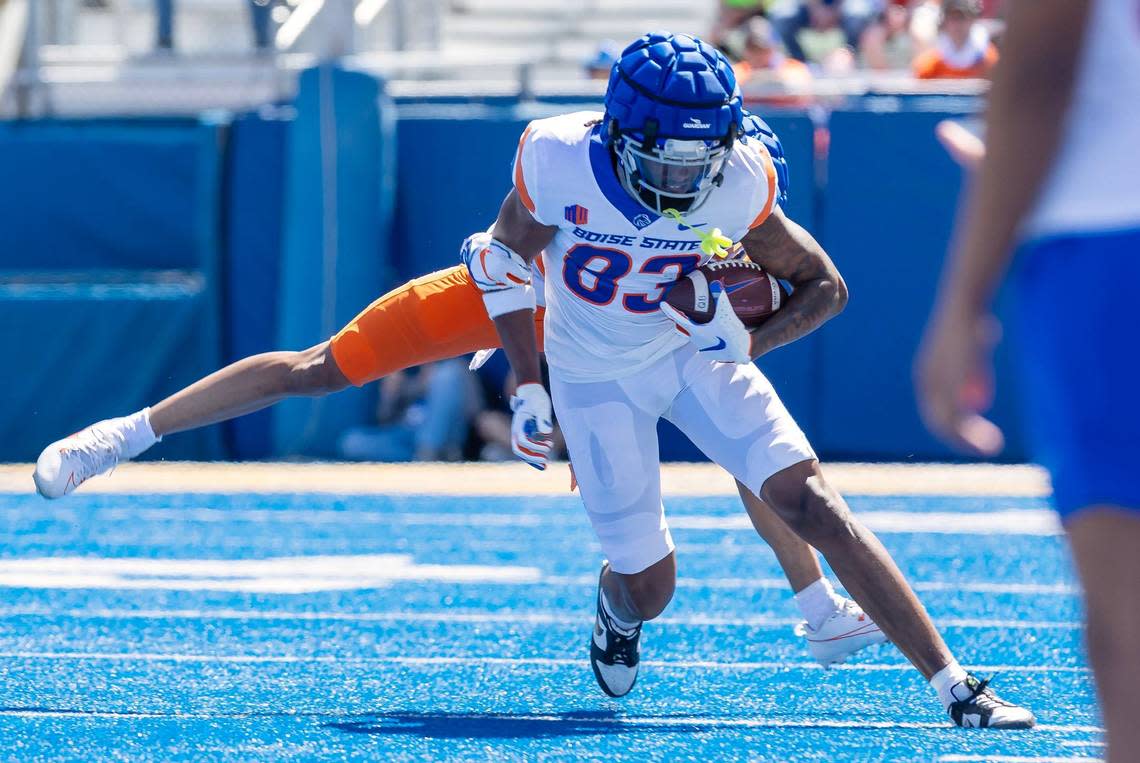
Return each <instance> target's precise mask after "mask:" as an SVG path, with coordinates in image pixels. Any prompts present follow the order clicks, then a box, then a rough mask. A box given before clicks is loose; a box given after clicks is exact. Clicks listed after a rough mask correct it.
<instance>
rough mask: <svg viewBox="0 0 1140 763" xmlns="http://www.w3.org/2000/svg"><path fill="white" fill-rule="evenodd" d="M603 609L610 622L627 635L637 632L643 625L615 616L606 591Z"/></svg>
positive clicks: (603, 595)
mask: <svg viewBox="0 0 1140 763" xmlns="http://www.w3.org/2000/svg"><path fill="white" fill-rule="evenodd" d="M602 609H604V610H605V611H606V616H607V617H609V618H610V622H612V623H613V624H614V625H616V626H617V628H618V630H619V631H623V632H625V633H627V634H628V633H632V632H633V631H635V630H637V626H639V625H641V621H640V620H638V621H637V622H633V623H631V622H628V621H626V620H622V619H621V618H620V617H618V616H617V615H615V614H614V608H613V605H611V604H610V600H609V598H608V597H607V596H606V592H605V591H602Z"/></svg>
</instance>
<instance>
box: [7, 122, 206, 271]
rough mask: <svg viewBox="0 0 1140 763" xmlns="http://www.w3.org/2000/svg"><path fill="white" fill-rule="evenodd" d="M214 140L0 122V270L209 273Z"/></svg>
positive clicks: (171, 128)
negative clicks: (1, 215) (0, 216)
mask: <svg viewBox="0 0 1140 763" xmlns="http://www.w3.org/2000/svg"><path fill="white" fill-rule="evenodd" d="M220 140H221V132H220V131H219V129H218V128H217V127H216V126H213V125H210V124H205V123H201V122H198V121H195V120H152V121H151V120H130V121H112V120H106V121H103V120H97V121H78V122H63V121H34V122H0V167H3V168H4V171H3V177H4V182H3V183H0V209H3V210H4V225H2V226H0V268H10V269H36V270H47V269H51V268H70V269H89V268H90V269H93V268H110V269H120V270H121V269H148V270H153V269H159V270H162V269H184V270H208V271H211V272H212V271H213V269H214V267H215V262H214V261H215V259H216V256H217V230H216V224H217V194H218V188H219V187H218V175H217V164H218V151H219V145H218V144H219V141H220Z"/></svg>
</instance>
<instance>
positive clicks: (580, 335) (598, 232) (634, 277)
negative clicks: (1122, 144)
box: [514, 111, 782, 381]
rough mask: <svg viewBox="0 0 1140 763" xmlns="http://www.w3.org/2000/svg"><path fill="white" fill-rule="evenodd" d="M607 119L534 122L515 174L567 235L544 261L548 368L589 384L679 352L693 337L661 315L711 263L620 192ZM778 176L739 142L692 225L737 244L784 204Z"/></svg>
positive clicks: (536, 210) (694, 242)
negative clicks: (666, 300)
mask: <svg viewBox="0 0 1140 763" xmlns="http://www.w3.org/2000/svg"><path fill="white" fill-rule="evenodd" d="M601 116H602V115H601V114H600V113H598V112H591V111H583V112H576V113H572V114H565V115H562V116H558V117H552V118H550V119H542V120H538V121H535V122H532V123H531V124H530V125H529V126H528V127H527V129H526V131H525V132H524V133H523V137H522V139H521V141H520V143H519V150H518V154H517V156H516V158H515V167H514V182H515V189H516V191H517V192H518V195H519V198H520V199H521V200H522V202H523V204H524V205H525V206H526V207H527V209H528V210H530V212H531V214H532V215H533V216H534V217H535V219H536V220H538V221H539V222H540V223H543V224H544V225H551V226H557V228H558V232H557V233H556V234H555V236H554V241H553V242H552V243H551V244H550V246H548V247H547V248H546V250H545V252H544V254H543V265H544V270H545V271H546V285H545V302H546V308H547V313H546V354H547V358H548V360H549V362H550V363H551V365H553V366H555V367H558V368H559V369H560V370H561V371H562V372H563V375H564V377H565V378H567V379H574V380H580V381H601V380H607V379H616V378H621V377H623V376H626V375H629V374H632V373H635V372H637V371H638V370H640V369H643V368H645V367H646V366H648V365H650V364H651V363H653V362H654V361H655V360H657V359H658V358H660V357H662V356H663V355H664V354H666V353H668V352H670V351H672V350H674V349H676V348H678V347H680V346H682V345H683V344H684V343H685V341H686V339H685V337H684V336H683V335H682V334H680V333H679V332H678V331H677V330H676V328H675V327H674V324H673V323H672V322H671V321H670V320H669V319H668V318H666V317H665V316H664V315H663V314H662V313H661V312H660V311H659V310H658V306H659V305H660V303H661V300H662V299H663V297H664V293H665V289H666V288H667V287H668V285H669V284H670V283H672V282H673V281H675V280H677V279H679V278H681V277H683V276H684V275H685V274H687V273H688V272H689V271H691V270H693V269H695V268H697V267H699V266H701V265H702V264H704V263H705V262H707V261H708V259H709V258H708V256H707V255H705V254H703V253H702V252H701V250H700V244H701V239H700V236H699V235H698V234H697V233H696V232H695V231H693V230H689V229H687V228H682V226H679V225H678V224H677V223H676V222H675V221H674V220H673V219H671V218H669V217H665V216H662V215H658V214H654V213H653V212H651V211H649V210H647V209H646V208H645V206H643V205H642V204H640V203H639V202H638V201H637V200H636V199H634V198H633V197H632V196H631V195H630V194H629V193H628V192H627V190H626V189H625V188H623V187H622V185H621V182H620V181H619V179H618V176H617V173H616V172H615V169H614V164H613V159H612V157H611V153H610V151H609V149H608V148H607V146H606V145H605V143H604V142H603V141H602V139H601V136H600V122H601ZM756 122H757V123H759V124H761V125H762V124H763V123H761V122H759V120H756ZM768 135H769V136H770V135H771V134H770V133H768ZM770 140H771V141H772V142H773V145H776V146H778V143H775V139H774V137H771V138H770ZM781 158H782V157H781ZM780 172H781V170H780V168H779V167H778V166H777V162H776V161H774V160H773V157H772V153H771V152H770V151H769V149H768V147H767V146H766V144H765V142H764V141H762V140H760V139H759V138H758V137H750V136H748V135H745V136H742V137H741V138H740V139H739V140H737V141H736V142H735V143H734V144H733V147H732V151H731V153H730V155H729V156H728V157H727V159H726V162H725V165H724V169H723V171H722V175H723V177H722V180H721V182H720V185H719V186H718V187H717V188H715V189H713V191H712V192H711V194H710V195H709V196H708V200H707V201H706V202H705V203H704V204H702V206H701V207H700V208H699V210H697V211H696V212H695V213H694V215H693V219H692V220H691V221H688V225H689V226H691V227H698V226H707V227H708V228H713V227H716V228H720V229H721V230H722V231H723V232H724V233H725V235H727V236H728V237H729V238H731V239H733V240H734V241H735V240H739V239H740V238H741V237H742V236H743V235H744V234H745V233H747V232H748V230H749V229H751V228H753V227H755V226H757V225H759V224H760V223H762V222H763V221H764V220H765V219H767V217H768V215H769V214H771V212H772V210H773V209H774V208H775V207H776V206H777V205H778V203H779V198H780V196H781V192H782V183H781V179H782V178H781V177H780ZM587 210H588V212H587ZM571 218H573V219H571ZM582 218H586V221H584V222H582V223H578V222H576V221H577V220H579V219H582Z"/></svg>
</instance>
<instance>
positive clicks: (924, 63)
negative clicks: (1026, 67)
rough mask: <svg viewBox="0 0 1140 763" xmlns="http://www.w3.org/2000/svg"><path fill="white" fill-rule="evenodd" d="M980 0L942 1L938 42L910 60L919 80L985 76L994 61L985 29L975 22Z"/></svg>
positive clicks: (979, 12)
mask: <svg viewBox="0 0 1140 763" xmlns="http://www.w3.org/2000/svg"><path fill="white" fill-rule="evenodd" d="M981 10H982V6H981V2H980V0H944V2H943V3H942V20H941V23H940V24H939V35H938V42H937V44H936V45H935V46H934V48H932V49H931V50H928V51H926V52H925V53H921V54H919V56H918V57H917V58H916V59H915V60H914V75H915V76H916V77H918V78H919V79H952V78H956V79H965V78H973V77H988V76H989V74H990V71H991V70H992V69H993V67H994V64H996V63H997V60H998V52H997V48H996V47H994V44H993V43H992V42H990V34H989V31H988V30H987V29H986V27H985V26H984V25H983V24H980V23H978V18H979V17H980V16H981Z"/></svg>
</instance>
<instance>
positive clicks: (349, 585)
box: [0, 554, 542, 594]
mask: <svg viewBox="0 0 1140 763" xmlns="http://www.w3.org/2000/svg"><path fill="white" fill-rule="evenodd" d="M541 577H542V572H541V571H540V570H539V569H538V568H536V567H517V566H512V565H504V564H497V565H476V564H417V563H416V562H415V561H414V559H413V558H412V556H411V555H410V554H353V555H337V556H333V555H325V556H280V557H271V558H268V559H146V558H130V557H119V558H99V557H77V556H58V557H51V556H48V557H28V558H16V559H4V560H0V587H5V588H48V589H96V588H102V589H114V590H174V591H243V592H247V593H278V594H299V593H312V592H316V591H344V590H355V589H362V588H383V587H385V586H388V585H391V584H392V583H395V582H400V581H416V582H424V581H434V582H445V583H514V584H521V583H531V584H533V583H537V582H538V581H539V580H540V579H541Z"/></svg>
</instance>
